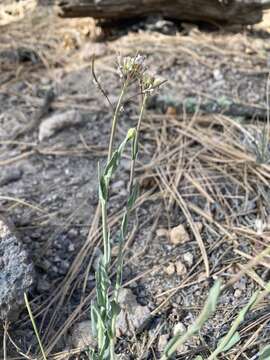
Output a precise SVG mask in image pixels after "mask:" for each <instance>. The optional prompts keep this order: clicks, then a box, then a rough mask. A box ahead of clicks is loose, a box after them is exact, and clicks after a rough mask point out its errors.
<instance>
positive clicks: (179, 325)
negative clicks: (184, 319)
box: [173, 322, 187, 336]
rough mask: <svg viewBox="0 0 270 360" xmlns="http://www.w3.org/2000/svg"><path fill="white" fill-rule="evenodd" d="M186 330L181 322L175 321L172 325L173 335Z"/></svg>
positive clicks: (180, 333)
mask: <svg viewBox="0 0 270 360" xmlns="http://www.w3.org/2000/svg"><path fill="white" fill-rule="evenodd" d="M186 331H187V329H186V327H185V325H184V324H183V323H181V322H179V323H177V324H175V325H174V327H173V336H176V335H183V334H184V333H185V332H186Z"/></svg>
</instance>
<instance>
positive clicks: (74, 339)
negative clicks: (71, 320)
mask: <svg viewBox="0 0 270 360" xmlns="http://www.w3.org/2000/svg"><path fill="white" fill-rule="evenodd" d="M96 344H97V341H96V339H95V337H94V336H93V334H92V326H91V321H90V320H85V321H81V322H80V323H77V324H76V325H74V326H73V328H72V331H71V336H70V345H71V346H73V347H75V348H79V349H84V348H87V347H89V346H90V347H91V348H95V347H96Z"/></svg>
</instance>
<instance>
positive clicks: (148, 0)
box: [57, 0, 270, 25]
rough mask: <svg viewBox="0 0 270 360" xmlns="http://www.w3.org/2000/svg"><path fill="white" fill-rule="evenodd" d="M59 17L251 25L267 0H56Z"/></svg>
mask: <svg viewBox="0 0 270 360" xmlns="http://www.w3.org/2000/svg"><path fill="white" fill-rule="evenodd" d="M57 2H58V5H59V7H60V9H61V16H63V17H88V16H89V17H93V18H97V19H111V20H114V19H117V20H118V19H125V18H131V17H144V16H147V15H152V14H161V15H163V16H165V17H168V18H173V19H179V20H183V21H207V22H216V23H224V24H245V25H247V24H255V23H257V22H259V21H261V19H262V15H263V10H264V9H267V8H270V0H57Z"/></svg>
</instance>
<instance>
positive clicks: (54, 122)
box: [38, 110, 82, 141]
mask: <svg viewBox="0 0 270 360" xmlns="http://www.w3.org/2000/svg"><path fill="white" fill-rule="evenodd" d="M81 122H82V116H81V114H80V113H79V112H78V111H76V110H70V111H66V112H64V113H60V114H55V115H52V116H51V117H49V118H47V119H45V120H44V121H43V122H42V123H41V124H40V127H39V135H38V138H39V141H42V140H44V139H48V138H50V137H52V136H53V135H55V134H56V133H57V132H59V131H61V130H63V129H65V128H67V127H70V126H74V125H78V124H80V123H81Z"/></svg>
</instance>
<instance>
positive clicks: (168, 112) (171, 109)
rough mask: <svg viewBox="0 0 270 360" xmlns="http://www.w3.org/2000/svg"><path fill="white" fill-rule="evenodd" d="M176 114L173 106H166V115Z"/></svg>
mask: <svg viewBox="0 0 270 360" xmlns="http://www.w3.org/2000/svg"><path fill="white" fill-rule="evenodd" d="M176 114H177V111H176V108H175V107H173V106H168V108H167V110H166V115H169V116H176Z"/></svg>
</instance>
